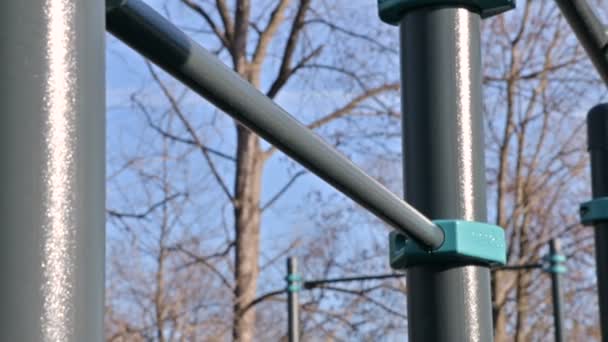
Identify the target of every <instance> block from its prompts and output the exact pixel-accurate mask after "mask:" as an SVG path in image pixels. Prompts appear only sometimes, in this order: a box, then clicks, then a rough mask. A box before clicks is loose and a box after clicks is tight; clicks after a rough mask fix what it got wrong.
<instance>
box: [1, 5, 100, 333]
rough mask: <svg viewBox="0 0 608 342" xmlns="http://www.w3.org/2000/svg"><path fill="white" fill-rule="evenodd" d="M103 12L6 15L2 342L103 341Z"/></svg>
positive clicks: (50, 8) (15, 10)
mask: <svg viewBox="0 0 608 342" xmlns="http://www.w3.org/2000/svg"><path fill="white" fill-rule="evenodd" d="M100 13H103V3H101V2H99V1H90V0H76V1H74V0H35V1H10V2H7V3H5V4H4V5H3V10H2V11H1V12H0V22H1V24H0V44H2V48H0V51H1V52H0V59H1V60H2V66H1V67H0V70H1V72H0V75H1V76H2V77H0V99H1V103H2V106H3V115H2V116H1V117H0V136H1V137H2V138H0V146H1V147H0V160H2V163H3V164H2V168H1V169H0V175H1V179H2V180H3V183H2V192H1V193H2V195H1V201H0V213H1V215H0V225H1V226H2V229H3V236H2V239H0V260H2V261H0V272H2V274H4V275H5V277H4V278H3V279H4V280H3V282H2V285H0V293H2V295H1V298H0V299H1V300H0V301H1V302H2V303H3V305H2V309H0V316H1V320H2V322H3V326H2V338H1V339H2V340H6V341H102V340H103V312H104V305H103V289H104V245H105V238H104V222H105V214H104V213H105V203H104V202H105V197H104V191H105V176H104V170H105V148H104V141H105V130H104V126H105V119H104V116H105V115H104V111H105V110H104V108H105V106H104V99H105V92H104V24H103V16H101V15H100Z"/></svg>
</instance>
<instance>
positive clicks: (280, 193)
mask: <svg viewBox="0 0 608 342" xmlns="http://www.w3.org/2000/svg"><path fill="white" fill-rule="evenodd" d="M306 173H307V172H306V171H304V170H302V171H298V172H297V173H296V174H295V175H293V177H291V179H290V180H289V181H288V182H287V183H286V184H285V185H283V187H282V188H281V189H280V190H279V191H277V193H276V194H274V195H273V196H272V197H271V198H270V199H269V200H268V202H266V204H264V205H263V206H262V209H261V210H262V211H264V210H266V209H268V208H270V207H271V206H272V205H273V204H274V203H275V202H276V201H277V200H278V199H279V198H281V196H283V195H284V194H285V193H286V192H287V190H289V188H290V187H291V186H292V185H293V184H294V183H295V181H296V180H297V179H298V178H300V177H301V176H303V175H305V174H306Z"/></svg>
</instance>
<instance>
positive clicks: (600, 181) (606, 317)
mask: <svg viewBox="0 0 608 342" xmlns="http://www.w3.org/2000/svg"><path fill="white" fill-rule="evenodd" d="M587 135H588V145H589V153H590V155H591V181H592V191H593V198H600V197H606V196H608V104H601V105H598V106H596V107H594V108H592V109H591V110H590V111H589V114H588V116H587ZM594 226H595V258H596V272H597V288H598V296H599V306H600V327H601V330H602V337H603V341H608V271H607V270H608V222H606V221H604V222H596V223H595V225H594Z"/></svg>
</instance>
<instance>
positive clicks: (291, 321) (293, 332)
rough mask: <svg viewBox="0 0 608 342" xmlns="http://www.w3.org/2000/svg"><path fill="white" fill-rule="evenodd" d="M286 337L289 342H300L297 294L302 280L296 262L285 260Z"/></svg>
mask: <svg viewBox="0 0 608 342" xmlns="http://www.w3.org/2000/svg"><path fill="white" fill-rule="evenodd" d="M286 280H287V322H288V323H287V335H288V340H289V342H298V341H299V340H300V315H299V312H300V301H299V298H298V294H299V292H300V290H301V289H302V288H301V287H302V278H301V276H300V275H299V274H298V260H297V259H296V258H295V257H289V258H288V259H287V279H286Z"/></svg>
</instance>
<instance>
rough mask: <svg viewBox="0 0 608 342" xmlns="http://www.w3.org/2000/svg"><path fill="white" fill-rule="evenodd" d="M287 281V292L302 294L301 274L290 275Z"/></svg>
mask: <svg viewBox="0 0 608 342" xmlns="http://www.w3.org/2000/svg"><path fill="white" fill-rule="evenodd" d="M285 280H287V292H300V290H301V289H302V277H301V276H300V275H299V274H290V275H288V276H287V277H286V279H285Z"/></svg>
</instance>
